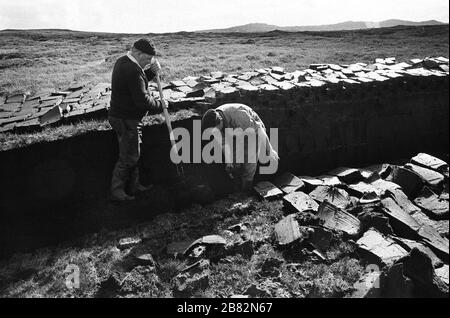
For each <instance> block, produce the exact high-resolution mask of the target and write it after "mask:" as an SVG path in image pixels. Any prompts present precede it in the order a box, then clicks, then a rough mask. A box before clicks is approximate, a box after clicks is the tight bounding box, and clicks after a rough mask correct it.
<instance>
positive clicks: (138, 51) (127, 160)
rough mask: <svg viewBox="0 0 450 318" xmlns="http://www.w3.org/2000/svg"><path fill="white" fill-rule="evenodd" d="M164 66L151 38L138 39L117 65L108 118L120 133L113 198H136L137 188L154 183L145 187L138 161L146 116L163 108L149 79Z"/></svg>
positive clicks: (113, 73) (113, 180)
mask: <svg viewBox="0 0 450 318" xmlns="http://www.w3.org/2000/svg"><path fill="white" fill-rule="evenodd" d="M160 70H161V66H160V64H159V62H158V61H157V60H156V59H155V47H154V45H153V43H152V42H151V41H149V40H148V39H140V40H138V41H136V42H135V43H134V45H133V47H132V49H131V51H129V52H128V53H127V54H126V55H124V56H122V57H120V58H119V59H118V60H117V61H116V63H115V65H114V69H113V72H112V81H111V107H110V109H109V117H108V119H109V122H110V124H111V126H112V128H113V129H114V131H115V132H116V134H117V139H118V142H119V159H118V160H117V163H116V165H115V167H114V171H113V175H112V180H111V199H112V200H115V201H128V200H134V194H135V193H136V192H138V191H146V190H148V189H149V188H150V187H151V186H149V187H144V186H143V185H141V183H140V182H139V170H138V161H139V156H140V143H141V137H142V118H143V117H144V116H145V114H146V113H147V112H149V113H150V114H156V113H158V112H160V111H161V110H162V102H161V101H160V100H155V99H153V98H152V96H150V94H149V92H148V81H149V80H152V79H153V78H154V77H155V76H156V75H157V74H158V73H159V71H160ZM127 192H128V193H127Z"/></svg>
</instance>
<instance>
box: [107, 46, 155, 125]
mask: <svg viewBox="0 0 450 318" xmlns="http://www.w3.org/2000/svg"><path fill="white" fill-rule="evenodd" d="M154 77H155V74H154V73H153V72H151V71H150V70H147V71H145V72H144V71H143V70H142V68H140V67H139V65H137V64H136V63H134V62H133V61H131V60H130V59H129V58H128V56H126V55H124V56H122V57H120V58H119V59H118V60H117V61H116V64H115V65H114V69H113V72H112V80H111V102H110V106H111V108H110V109H109V115H110V116H113V117H116V118H123V119H139V120H140V119H142V117H144V115H145V113H146V112H147V111H148V112H149V113H150V114H156V113H158V112H159V103H158V101H156V100H155V99H153V98H152V97H151V96H150V94H149V93H148V90H147V89H148V81H149V80H152V79H153V78H154Z"/></svg>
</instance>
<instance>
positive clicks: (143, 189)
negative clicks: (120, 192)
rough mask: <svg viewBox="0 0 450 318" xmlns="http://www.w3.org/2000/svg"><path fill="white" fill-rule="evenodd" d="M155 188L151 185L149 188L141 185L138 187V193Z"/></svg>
mask: <svg viewBox="0 0 450 318" xmlns="http://www.w3.org/2000/svg"><path fill="white" fill-rule="evenodd" d="M152 188H153V184H149V185H148V186H144V185H142V184H140V183H138V184H137V185H136V192H145V191H148V190H151V189H152Z"/></svg>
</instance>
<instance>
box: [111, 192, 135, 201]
mask: <svg viewBox="0 0 450 318" xmlns="http://www.w3.org/2000/svg"><path fill="white" fill-rule="evenodd" d="M134 199H135V197H134V196H130V195H128V194H126V193H125V191H123V190H118V191H115V192H113V193H111V200H112V201H122V202H123V201H132V200H134Z"/></svg>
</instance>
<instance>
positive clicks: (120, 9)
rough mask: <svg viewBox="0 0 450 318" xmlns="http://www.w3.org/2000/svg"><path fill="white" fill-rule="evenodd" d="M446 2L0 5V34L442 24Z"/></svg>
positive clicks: (59, 0) (174, 0)
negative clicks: (7, 31)
mask: <svg viewBox="0 0 450 318" xmlns="http://www.w3.org/2000/svg"><path fill="white" fill-rule="evenodd" d="M448 8H449V4H448V0H395V1H392V0H365V1H360V0H340V1H336V0H278V1H273V0H227V1H223V0H217V1H214V0H165V1H156V0H127V1H124V0H70V1H69V0H15V1H13V2H11V1H10V0H0V29H4V28H65V29H73V30H83V31H106V32H124V33H150V32H154V33H159V32H175V31H181V30H184V31H195V30H201V29H210V28H222V27H230V26H235V25H240V24H246V23H252V22H261V23H269V24H276V25H279V26H294V25H315V24H316V25H317V24H330V23H338V22H343V21H348V20H353V21H367V22H378V21H382V20H386V19H392V18H396V19H404V20H412V21H423V20H431V19H436V20H440V21H443V22H448Z"/></svg>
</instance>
